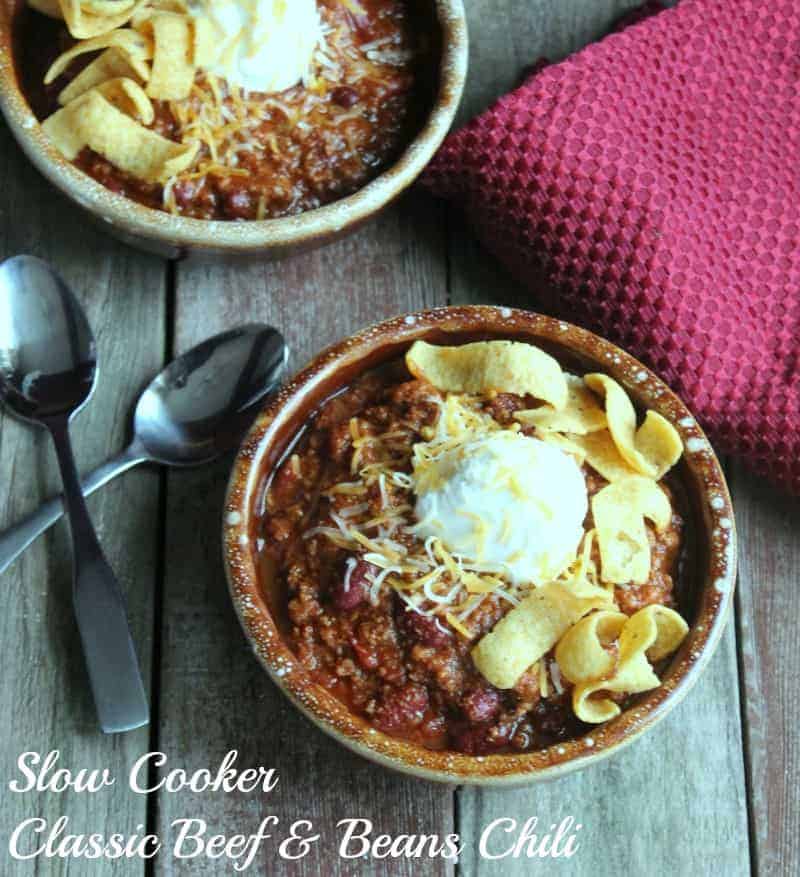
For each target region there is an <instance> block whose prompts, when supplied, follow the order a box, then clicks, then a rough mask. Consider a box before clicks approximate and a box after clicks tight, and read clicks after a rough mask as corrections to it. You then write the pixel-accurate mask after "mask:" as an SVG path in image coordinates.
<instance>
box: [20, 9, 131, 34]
mask: <svg viewBox="0 0 800 877" xmlns="http://www.w3.org/2000/svg"><path fill="white" fill-rule="evenodd" d="M143 2H146V0H57V2H53V0H35V2H34V3H31V6H33V8H34V9H38V10H39V11H40V12H45V14H46V15H50V16H51V17H53V18H63V19H64V21H65V23H66V25H67V29H68V30H69V32H70V34H71V35H72V36H73V37H75V39H77V40H85V39H91V38H92V37H96V36H99V35H100V34H104V33H108V31H110V30H113V29H114V28H115V27H121V26H122V25H123V24H126V23H127V22H128V21H129V20H130V18H131V16H132V15H133V14H134V12H135V11H136V9H137V8H138V7H139V6H141V5H142V3H143ZM43 7H47V9H49V10H50V11H47V10H46V9H45V8H43ZM56 9H57V11H56Z"/></svg>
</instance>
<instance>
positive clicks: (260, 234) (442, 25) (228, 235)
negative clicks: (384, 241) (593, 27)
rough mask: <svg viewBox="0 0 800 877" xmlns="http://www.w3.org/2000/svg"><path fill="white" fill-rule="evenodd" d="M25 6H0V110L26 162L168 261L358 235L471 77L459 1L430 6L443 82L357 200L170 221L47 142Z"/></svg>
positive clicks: (419, 159) (403, 181)
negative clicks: (34, 90) (266, 214)
mask: <svg viewBox="0 0 800 877" xmlns="http://www.w3.org/2000/svg"><path fill="white" fill-rule="evenodd" d="M22 2H23V0H0V109H2V111H3V114H4V115H5V118H6V121H7V122H8V125H9V127H10V129H11V131H12V133H13V135H14V137H15V138H16V140H17V142H18V143H19V145H20V146H21V147H22V149H23V151H24V152H25V154H26V155H27V156H28V158H29V159H30V160H31V161H32V162H33V164H34V165H36V167H37V168H38V169H39V170H40V171H41V173H42V174H44V176H45V177H47V179H48V180H49V181H50V182H51V183H53V185H55V186H56V187H57V188H59V189H61V191H62V192H64V193H65V194H66V195H67V196H68V197H69V198H71V199H72V200H73V201H75V202H76V203H77V204H79V205H80V206H81V207H83V208H84V209H86V210H87V211H89V213H90V214H91V215H92V216H93V217H94V218H96V219H97V220H99V221H100V222H101V223H102V224H103V225H104V226H105V227H106V229H107V230H108V231H109V232H111V233H112V234H113V235H115V236H116V237H118V238H120V239H122V240H124V241H125V242H126V243H130V244H132V245H134V246H138V247H140V248H141V249H145V250H148V251H151V252H155V253H158V254H159V255H162V256H166V257H168V258H181V257H184V256H186V255H190V254H199V255H202V256H222V257H226V256H230V257H241V256H251V257H258V258H260V259H275V258H279V257H281V256H284V255H287V254H289V253H293V252H298V251H301V250H304V249H311V248H313V247H316V246H320V245H322V244H325V243H330V242H332V241H334V240H336V239H337V238H340V237H343V236H344V235H345V234H348V233H350V232H351V231H354V230H355V229H356V228H358V227H359V226H360V225H361V224H362V223H364V222H366V221H367V220H369V219H371V218H372V217H374V216H375V215H376V214H378V213H379V212H380V211H381V210H382V209H383V208H385V207H386V206H387V205H388V204H389V203H390V202H391V201H393V200H394V199H395V198H396V197H397V196H398V195H400V194H401V193H402V192H403V191H404V190H405V189H407V188H408V186H410V185H411V183H412V182H413V181H414V180H415V179H416V177H417V176H418V175H419V174H420V172H421V171H422V170H423V168H424V167H425V165H426V164H427V163H428V162H429V161H430V159H431V157H432V156H433V154H434V152H435V151H436V150H437V148H438V147H439V145H440V144H441V142H442V140H443V139H444V137H445V135H446V134H447V131H448V129H449V128H450V125H451V124H452V122H453V119H454V117H455V113H456V109H457V107H458V103H459V100H460V98H461V93H462V90H463V86H464V80H465V78H466V72H467V26H466V17H465V14H464V6H463V2H462V0H428V2H430V4H431V5H432V6H433V7H434V10H435V16H436V20H437V21H438V26H439V30H440V39H439V40H438V43H439V45H440V46H441V57H440V59H439V65H438V71H439V81H438V84H437V88H436V91H435V98H434V102H433V107H432V109H431V112H430V115H429V116H428V118H427V121H426V122H425V124H424V126H423V128H422V130H421V131H420V133H419V134H418V135H417V137H416V138H415V139H414V140H413V141H412V142H411V143H410V144H409V146H408V147H407V148H406V150H405V151H404V152H403V154H402V155H401V157H400V159H399V160H398V161H397V162H396V163H395V164H394V165H393V166H391V167H390V168H389V169H388V170H386V171H385V172H384V173H382V174H381V175H380V176H378V177H377V178H376V179H375V180H373V181H372V182H370V183H368V184H367V185H366V186H364V187H363V188H362V189H360V190H359V191H357V192H356V193H355V194H353V195H350V196H349V197H347V198H343V199H341V200H340V201H336V202H334V203H332V204H329V205H327V206H325V207H321V208H319V209H316V210H309V211H307V212H306V213H302V214H300V215H298V216H292V217H286V218H282V219H269V220H263V221H248V222H218V221H217V222H214V221H210V220H199V219H187V218H184V217H180V216H172V215H170V214H168V213H165V212H163V211H160V210H154V209H152V208H149V207H144V206H143V205H141V204H138V203H137V202H135V201H132V200H130V199H129V198H125V197H124V196H122V195H117V194H115V193H113V192H111V191H110V190H109V189H107V188H106V187H105V186H103V185H101V184H100V183H97V182H95V181H94V180H93V179H92V178H91V177H89V176H88V175H87V174H85V173H83V172H82V171H80V170H78V169H77V168H76V167H75V166H74V165H73V164H72V163H71V162H69V161H67V160H66V159H65V158H64V157H63V156H62V155H61V153H60V152H59V151H58V150H57V149H56V148H55V147H54V146H53V145H52V144H51V143H50V141H49V139H48V138H47V137H46V136H45V135H44V132H43V131H42V129H41V126H40V125H39V123H38V122H37V120H36V118H35V117H34V115H33V113H32V112H31V109H30V107H29V106H28V103H27V101H26V99H25V97H24V95H23V93H22V91H21V89H20V82H19V77H18V71H17V70H16V68H15V61H14V21H15V16H16V13H17V12H18V10H19V7H20V6H21V5H22Z"/></svg>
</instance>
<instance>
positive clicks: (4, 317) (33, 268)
mask: <svg viewBox="0 0 800 877" xmlns="http://www.w3.org/2000/svg"><path fill="white" fill-rule="evenodd" d="M96 374H97V352H96V349H95V343H94V338H93V336H92V331H91V329H90V328H89V324H88V322H87V320H86V316H85V314H84V313H83V310H82V308H81V307H80V305H79V304H78V302H77V300H76V299H75V297H74V295H73V294H72V291H71V290H70V289H69V287H68V286H67V285H66V284H65V283H64V282H63V281H62V280H61V278H60V277H59V276H58V275H57V274H55V273H54V272H53V271H52V270H51V269H50V267H49V266H48V265H47V263H46V262H43V261H42V260H41V259H37V258H35V257H33V256H15V257H14V258H13V259H8V260H6V261H5V262H3V264H2V265H0V390H2V394H3V396H4V398H5V401H6V403H7V405H8V407H9V409H10V410H11V411H12V412H13V413H14V414H15V415H17V416H18V417H21V418H23V419H25V420H27V421H29V422H36V423H38V422H40V421H42V420H43V419H47V418H50V417H58V416H65V415H66V416H69V417H72V416H73V415H74V414H75V413H76V412H77V411H79V410H80V409H81V408H82V407H83V406H84V405H85V404H86V402H87V401H88V399H89V397H90V396H91V394H92V390H93V389H94V384H95V378H96Z"/></svg>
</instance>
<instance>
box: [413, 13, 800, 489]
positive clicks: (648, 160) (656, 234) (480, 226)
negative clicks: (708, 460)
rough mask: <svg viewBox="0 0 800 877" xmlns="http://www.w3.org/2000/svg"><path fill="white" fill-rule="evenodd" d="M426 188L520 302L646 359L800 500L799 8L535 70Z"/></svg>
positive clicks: (462, 141)
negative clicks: (450, 210)
mask: <svg viewBox="0 0 800 877" xmlns="http://www.w3.org/2000/svg"><path fill="white" fill-rule="evenodd" d="M532 60H534V59H532ZM424 181H425V182H426V183H427V185H429V186H430V187H431V188H432V189H433V190H434V191H435V192H437V193H438V194H440V195H443V196H446V197H449V198H452V199H453V200H455V201H456V202H458V203H459V204H461V205H463V207H464V208H465V210H466V211H467V213H468V215H469V217H470V219H471V221H472V223H473V224H474V226H475V227H476V229H477V231H478V234H479V236H480V237H481V239H482V240H483V242H484V243H485V245H486V246H487V247H488V248H489V249H490V250H491V251H492V252H494V253H495V254H496V255H497V256H498V257H499V258H500V259H501V260H502V261H503V262H504V263H505V264H506V265H507V266H508V267H509V268H510V270H511V271H512V272H513V273H514V274H515V275H516V276H517V277H518V278H520V279H521V280H522V281H523V282H524V283H525V284H526V285H527V286H528V287H529V288H530V290H531V293H532V300H531V304H532V306H534V307H539V308H544V309H546V310H550V311H555V312H557V313H558V314H559V315H560V316H562V317H563V318H564V319H569V320H572V321H574V322H578V323H580V324H583V325H585V326H586V327H588V328H590V329H593V330H595V331H597V332H598V333H600V334H602V335H605V336H606V337H608V338H611V339H612V340H613V341H615V342H616V343H618V344H620V345H621V346H622V347H624V348H626V349H627V350H629V351H630V352H632V353H633V354H634V355H635V356H638V357H639V358H641V359H642V360H643V361H645V362H646V363H647V364H648V365H650V366H651V367H652V368H653V369H654V370H655V371H657V372H658V373H659V374H660V375H661V376H662V377H663V378H664V379H665V380H666V381H667V382H668V383H669V384H670V386H672V388H673V389H674V390H675V391H676V392H677V393H678V394H679V395H680V396H681V397H682V398H683V399H684V400H685V401H686V402H687V403H688V404H689V405H690V407H693V408H694V411H695V413H696V415H697V417H698V419H699V420H700V422H701V424H702V425H703V426H704V427H705V428H706V430H707V431H708V433H709V435H710V437H711V438H712V440H713V441H714V442H715V443H716V445H717V447H718V448H719V449H720V450H722V451H724V452H727V453H732V454H737V455H739V456H741V457H742V458H743V459H744V460H746V461H747V462H748V463H749V464H750V465H751V467H752V468H754V469H755V470H756V471H757V472H759V473H762V474H764V475H766V476H767V477H769V478H770V479H771V480H773V481H774V482H776V483H778V484H781V485H783V486H786V487H788V488H789V489H790V490H792V491H793V492H795V493H800V362H799V360H800V248H799V246H798V244H799V242H800V3H797V2H796V0H792V2H788V0H782V2H781V0H762V2H756V0H683V2H682V3H681V4H680V5H679V6H678V7H676V8H674V9H668V10H665V11H663V12H660V13H659V14H657V15H653V16H650V17H647V18H645V19H644V20H642V21H640V22H638V23H637V24H634V25H631V26H629V27H628V28H626V29H625V30H624V31H621V32H619V33H615V34H613V35H611V36H609V37H607V38H606V39H604V40H603V41H602V42H600V43H596V44H594V45H591V46H589V47H588V48H586V49H584V50H583V51H581V52H579V53H578V54H576V55H574V56H572V57H571V58H569V59H567V60H566V61H564V62H563V63H560V64H555V65H552V66H548V67H545V68H544V69H542V70H539V71H538V72H536V73H535V74H534V75H532V76H531V77H530V78H529V79H528V80H527V81H526V82H525V83H524V84H523V85H522V86H521V87H520V88H519V89H517V90H516V91H514V92H512V93H511V94H508V95H506V96H505V97H503V98H502V99H501V100H499V101H498V102H497V103H496V104H495V105H494V106H493V107H491V108H490V109H489V110H488V111H487V112H485V113H484V114H483V115H481V116H479V117H478V118H476V119H475V120H473V121H472V122H471V123H470V124H468V125H467V126H466V127H465V128H463V129H462V130H460V131H458V132H457V133H455V134H453V135H451V136H450V138H449V139H448V140H447V141H446V142H445V144H444V146H443V147H442V149H441V151H440V152H439V153H438V155H437V156H436V158H435V159H434V161H433V163H432V164H431V166H430V167H429V169H428V171H427V172H426V174H425V177H424ZM546 287H547V288H549V289H550V290H553V291H554V292H555V294H554V295H549V296H545V295H544V294H543V293H542V290H543V289H544V288H546Z"/></svg>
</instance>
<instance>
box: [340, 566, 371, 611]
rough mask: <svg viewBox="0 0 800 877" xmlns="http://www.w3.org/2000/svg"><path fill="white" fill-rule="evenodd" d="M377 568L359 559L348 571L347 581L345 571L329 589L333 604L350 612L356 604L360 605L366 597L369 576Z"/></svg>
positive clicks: (341, 609)
mask: <svg viewBox="0 0 800 877" xmlns="http://www.w3.org/2000/svg"><path fill="white" fill-rule="evenodd" d="M377 571H378V568H377V567H376V566H374V565H373V564H371V563H367V562H366V561H365V560H359V561H358V562H357V563H356V565H355V566H354V567H353V571H352V572H351V573H350V578H349V581H346V575H345V572H346V570H345V571H343V572H342V576H341V578H340V579H338V580H337V581H336V582H335V584H334V585H333V588H332V589H331V600H332V601H333V605H334V606H335V607H336V608H337V609H339V610H340V611H342V612H350V611H351V610H353V609H355V608H356V606H360V605H361V604H362V603H363V602H364V600H366V599H367V592H368V591H369V585H370V582H369V576H371V575H374V574H375V573H377Z"/></svg>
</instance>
